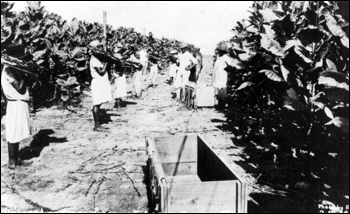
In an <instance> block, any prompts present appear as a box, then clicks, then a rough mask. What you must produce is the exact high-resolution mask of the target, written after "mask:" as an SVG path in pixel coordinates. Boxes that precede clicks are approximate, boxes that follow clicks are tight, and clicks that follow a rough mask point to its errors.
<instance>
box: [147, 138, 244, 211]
mask: <svg viewBox="0 0 350 214" xmlns="http://www.w3.org/2000/svg"><path fill="white" fill-rule="evenodd" d="M146 144H147V152H148V157H149V159H148V168H149V174H150V190H151V195H152V197H151V199H152V201H153V202H154V204H155V207H154V210H153V211H155V212H161V213H183V212H187V213H222V212H224V213H226V212H227V213H246V212H247V195H246V194H247V193H246V185H245V183H244V182H242V181H241V180H240V179H238V178H237V176H236V175H235V173H234V172H233V171H232V170H230V168H229V167H228V166H227V164H225V162H224V161H223V160H222V159H221V158H220V157H219V156H218V155H217V154H216V153H215V152H214V151H213V150H212V149H211V148H210V146H208V144H207V143H206V142H205V141H204V140H203V138H201V137H200V136H197V135H186V136H171V137H156V138H151V137H147V138H146Z"/></svg>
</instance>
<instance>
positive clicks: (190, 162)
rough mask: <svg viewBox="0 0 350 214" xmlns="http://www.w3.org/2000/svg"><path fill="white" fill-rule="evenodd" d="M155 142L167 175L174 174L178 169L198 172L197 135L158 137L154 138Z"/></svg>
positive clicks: (193, 172)
mask: <svg viewBox="0 0 350 214" xmlns="http://www.w3.org/2000/svg"><path fill="white" fill-rule="evenodd" d="M154 144H155V149H156V151H157V153H158V155H159V160H160V161H161V163H162V164H164V168H165V169H164V171H165V174H166V175H167V176H174V175H176V173H177V172H178V171H180V174H183V173H185V171H187V173H191V174H196V173H197V164H196V163H197V156H198V147H197V136H195V135H193V136H192V135H189V136H172V137H158V138H154ZM189 169H190V170H189ZM181 171H183V172H182V173H181Z"/></svg>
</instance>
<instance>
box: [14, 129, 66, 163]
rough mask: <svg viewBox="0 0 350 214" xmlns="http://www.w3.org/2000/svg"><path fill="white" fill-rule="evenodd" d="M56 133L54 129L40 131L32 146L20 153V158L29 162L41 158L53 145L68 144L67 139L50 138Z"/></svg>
mask: <svg viewBox="0 0 350 214" xmlns="http://www.w3.org/2000/svg"><path fill="white" fill-rule="evenodd" d="M54 133H55V132H54V131H53V130H52V129H43V130H40V131H39V132H38V133H37V134H36V135H35V136H34V138H33V141H32V142H31V143H30V146H27V147H24V148H23V149H21V151H20V157H21V158H22V159H23V160H29V159H32V158H37V157H39V156H40V154H41V152H42V150H43V149H44V148H45V147H47V146H49V145H50V144H51V143H66V142H68V141H67V139H66V138H56V137H50V136H51V135H53V134H54Z"/></svg>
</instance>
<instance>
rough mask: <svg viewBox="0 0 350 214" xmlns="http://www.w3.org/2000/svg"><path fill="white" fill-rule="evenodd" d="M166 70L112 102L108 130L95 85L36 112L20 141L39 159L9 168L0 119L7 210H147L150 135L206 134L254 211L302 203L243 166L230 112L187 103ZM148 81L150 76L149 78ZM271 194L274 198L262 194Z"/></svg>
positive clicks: (25, 150)
mask: <svg viewBox="0 0 350 214" xmlns="http://www.w3.org/2000/svg"><path fill="white" fill-rule="evenodd" d="M211 66H212V61H211V58H210V57H205V60H204V70H203V72H202V73H203V75H204V76H203V81H205V82H207V83H210V79H211V72H210V71H211ZM168 78H169V76H168V73H167V71H166V70H165V71H163V74H162V75H160V77H159V81H158V82H159V85H158V86H157V87H156V88H148V89H147V90H146V91H145V93H144V94H143V96H142V98H139V99H135V98H133V96H132V91H133V85H132V84H128V91H129V95H130V97H129V98H128V99H127V100H126V101H127V102H126V105H127V106H126V107H124V108H122V110H121V111H116V110H113V109H108V108H109V107H108V106H105V107H104V108H105V109H106V116H105V117H104V118H103V120H104V126H105V127H108V128H109V129H110V132H109V133H96V132H93V131H92V129H93V120H92V114H91V109H92V103H91V97H90V94H89V92H86V93H85V97H84V99H83V102H82V103H81V106H80V107H79V108H75V109H74V111H75V112H71V111H68V110H61V109H58V108H57V107H52V108H49V109H41V110H40V111H39V112H37V113H36V114H35V116H33V118H32V120H33V137H32V138H30V139H28V140H26V141H25V142H24V143H22V144H21V155H22V157H23V158H25V159H31V160H33V161H34V164H33V165H32V166H31V167H28V168H19V169H18V170H16V171H10V170H8V169H7V167H6V164H7V161H8V153H7V144H6V142H5V139H6V138H5V136H4V132H3V130H4V126H3V121H4V117H6V116H4V117H3V118H2V119H1V124H2V129H1V212H10V211H12V212H13V211H22V212H36V211H45V212H103V213H105V212H116V213H148V212H149V209H148V203H149V201H148V193H147V186H146V180H145V178H146V176H145V175H146V174H147V170H146V159H147V156H146V150H145V149H146V148H145V137H146V136H148V135H150V136H164V135H183V134H186V133H191V134H201V135H202V136H203V137H204V139H205V140H206V141H207V142H208V143H209V144H210V145H211V146H212V147H213V149H214V150H215V151H216V152H217V153H218V154H219V155H220V156H221V157H222V158H223V159H224V160H226V161H227V163H229V165H230V167H231V168H232V169H233V170H234V171H235V172H236V173H237V175H238V176H239V177H240V178H242V179H244V180H245V181H246V182H247V183H248V193H249V195H251V196H252V195H255V196H258V197H254V198H252V197H250V199H249V200H250V202H249V208H248V209H249V210H250V212H266V211H270V212H273V211H274V210H277V211H281V210H282V211H283V210H287V211H288V209H289V208H291V207H294V208H295V207H296V206H298V205H299V204H298V203H299V202H298V201H296V200H291V199H289V198H287V197H282V196H281V195H279V194H278V191H276V190H273V189H271V188H268V187H267V186H262V185H258V184H257V182H256V181H257V180H256V178H254V177H253V176H252V175H251V174H248V173H246V171H245V170H244V169H243V168H242V166H240V165H238V164H236V162H242V161H243V160H244V158H245V155H246V154H244V152H243V146H235V145H234V144H233V139H235V138H236V136H234V135H233V134H232V133H229V132H225V131H223V130H221V129H220V128H218V127H220V126H222V124H223V123H225V121H226V118H225V116H224V114H223V113H220V112H218V111H216V110H214V109H212V108H200V109H197V110H187V109H186V108H184V106H183V104H181V103H178V102H176V101H175V100H174V99H173V98H172V94H171V90H172V88H171V86H170V85H169V84H168V83H167V80H168ZM148 82H149V81H147V82H144V84H145V85H147V83H148ZM259 198H261V201H264V200H262V199H265V201H266V199H267V198H269V200H270V202H271V204H262V203H261V202H259V201H258V199H259Z"/></svg>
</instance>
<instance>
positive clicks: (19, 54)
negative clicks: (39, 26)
mask: <svg viewBox="0 0 350 214" xmlns="http://www.w3.org/2000/svg"><path fill="white" fill-rule="evenodd" d="M5 54H7V55H8V56H11V57H14V58H17V59H20V60H23V59H24V58H26V57H27V56H28V55H26V54H25V47H24V46H23V45H21V44H11V45H8V46H7V48H6V51H5ZM26 79H28V78H27V77H26V76H25V75H24V73H22V72H21V71H19V70H17V69H15V68H12V67H8V66H6V65H5V66H4V68H3V71H2V74H1V86H2V88H3V92H4V95H5V97H6V100H7V107H6V121H5V124H6V140H7V142H8V153H9V163H8V168H9V169H15V168H16V167H17V166H20V165H22V166H26V165H30V164H31V163H32V161H23V160H21V159H20V158H19V143H20V142H21V141H23V140H24V139H26V138H28V137H30V135H31V133H30V117H29V105H28V102H29V90H28V88H29V86H28V85H29V84H28V81H26Z"/></svg>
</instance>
